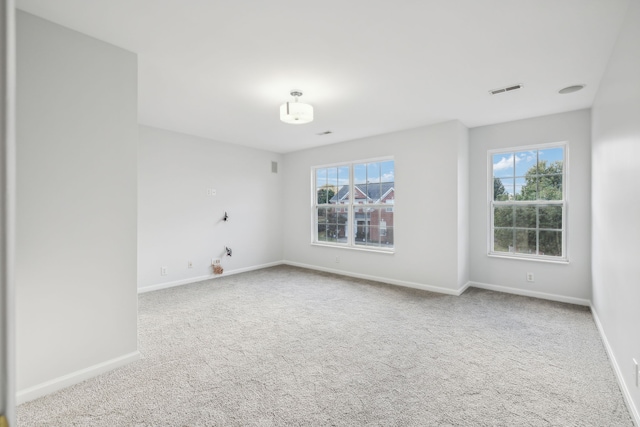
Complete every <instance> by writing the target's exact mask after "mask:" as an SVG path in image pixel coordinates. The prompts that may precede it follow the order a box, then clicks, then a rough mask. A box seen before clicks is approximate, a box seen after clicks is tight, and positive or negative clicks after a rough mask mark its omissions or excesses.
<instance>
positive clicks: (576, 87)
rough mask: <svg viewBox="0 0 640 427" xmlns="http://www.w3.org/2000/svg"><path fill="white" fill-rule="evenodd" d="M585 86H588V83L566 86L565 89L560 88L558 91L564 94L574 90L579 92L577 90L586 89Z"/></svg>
mask: <svg viewBox="0 0 640 427" xmlns="http://www.w3.org/2000/svg"><path fill="white" fill-rule="evenodd" d="M585 86H586V85H573V86H567V87H565V88H564V89H560V90H559V91H558V93H561V94H563V95H564V94H566V93H573V92H577V91H579V90H582V89H584V87H585Z"/></svg>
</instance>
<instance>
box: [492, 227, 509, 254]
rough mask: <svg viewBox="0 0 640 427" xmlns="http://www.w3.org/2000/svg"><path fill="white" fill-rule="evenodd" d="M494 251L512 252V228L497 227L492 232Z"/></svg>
mask: <svg viewBox="0 0 640 427" xmlns="http://www.w3.org/2000/svg"><path fill="white" fill-rule="evenodd" d="M493 250H494V252H513V229H512V228H498V229H496V230H494V232H493Z"/></svg>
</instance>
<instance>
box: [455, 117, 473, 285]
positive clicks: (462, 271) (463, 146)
mask: <svg viewBox="0 0 640 427" xmlns="http://www.w3.org/2000/svg"><path fill="white" fill-rule="evenodd" d="M458 133H459V136H458V285H460V286H463V285H465V284H466V283H467V282H469V278H470V276H469V269H470V265H469V232H470V230H469V226H470V223H469V129H467V128H466V127H464V126H463V125H462V124H461V123H459V124H458Z"/></svg>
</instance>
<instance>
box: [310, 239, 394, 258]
mask: <svg viewBox="0 0 640 427" xmlns="http://www.w3.org/2000/svg"><path fill="white" fill-rule="evenodd" d="M311 246H320V247H323V248H335V249H346V250H351V251H359V252H373V253H378V254H386V255H393V254H394V253H395V249H381V248H368V247H363V248H361V247H358V246H346V245H344V246H343V245H327V244H324V243H318V242H311Z"/></svg>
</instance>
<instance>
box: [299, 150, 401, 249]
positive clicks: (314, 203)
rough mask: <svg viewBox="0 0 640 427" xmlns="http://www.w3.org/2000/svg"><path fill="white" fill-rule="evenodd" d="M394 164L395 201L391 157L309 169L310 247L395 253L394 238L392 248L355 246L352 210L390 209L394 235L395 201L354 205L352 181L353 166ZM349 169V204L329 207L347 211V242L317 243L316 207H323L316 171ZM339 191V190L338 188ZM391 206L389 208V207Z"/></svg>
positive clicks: (353, 184)
mask: <svg viewBox="0 0 640 427" xmlns="http://www.w3.org/2000/svg"><path fill="white" fill-rule="evenodd" d="M388 161H392V162H394V166H393V172H394V199H395V179H396V177H395V173H396V168H395V159H394V158H393V157H377V158H371V159H362V160H360V159H359V160H354V161H350V162H341V163H330V164H325V165H317V166H312V167H311V245H313V246H328V247H332V248H336V247H337V248H344V249H353V250H358V251H367V252H381V253H386V254H393V253H395V237H394V242H393V246H390V247H385V246H367V245H362V244H356V243H355V239H354V230H352V227H354V221H355V214H354V208H379V209H381V211H386V212H389V210H388V209H391V211H392V212H393V218H394V220H393V230H394V231H393V232H394V236H395V233H396V226H395V225H396V211H395V201H394V203H393V204H391V203H366V204H362V203H354V200H355V197H354V194H355V193H354V188H355V185H356V184H355V180H354V167H355V165H360V164H368V163H379V162H388ZM345 166H347V167H349V203H344V204H335V205H330V206H331V207H340V208H345V209H347V224H348V228H347V230H348V232H347V241H346V242H345V243H341V242H325V241H318V216H317V215H318V207H319V206H325V205H324V204H322V205H319V204H318V199H317V194H316V176H317V173H316V171H317V170H318V169H326V168H336V167H345ZM338 191H339V188H338ZM390 205H391V206H390Z"/></svg>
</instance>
